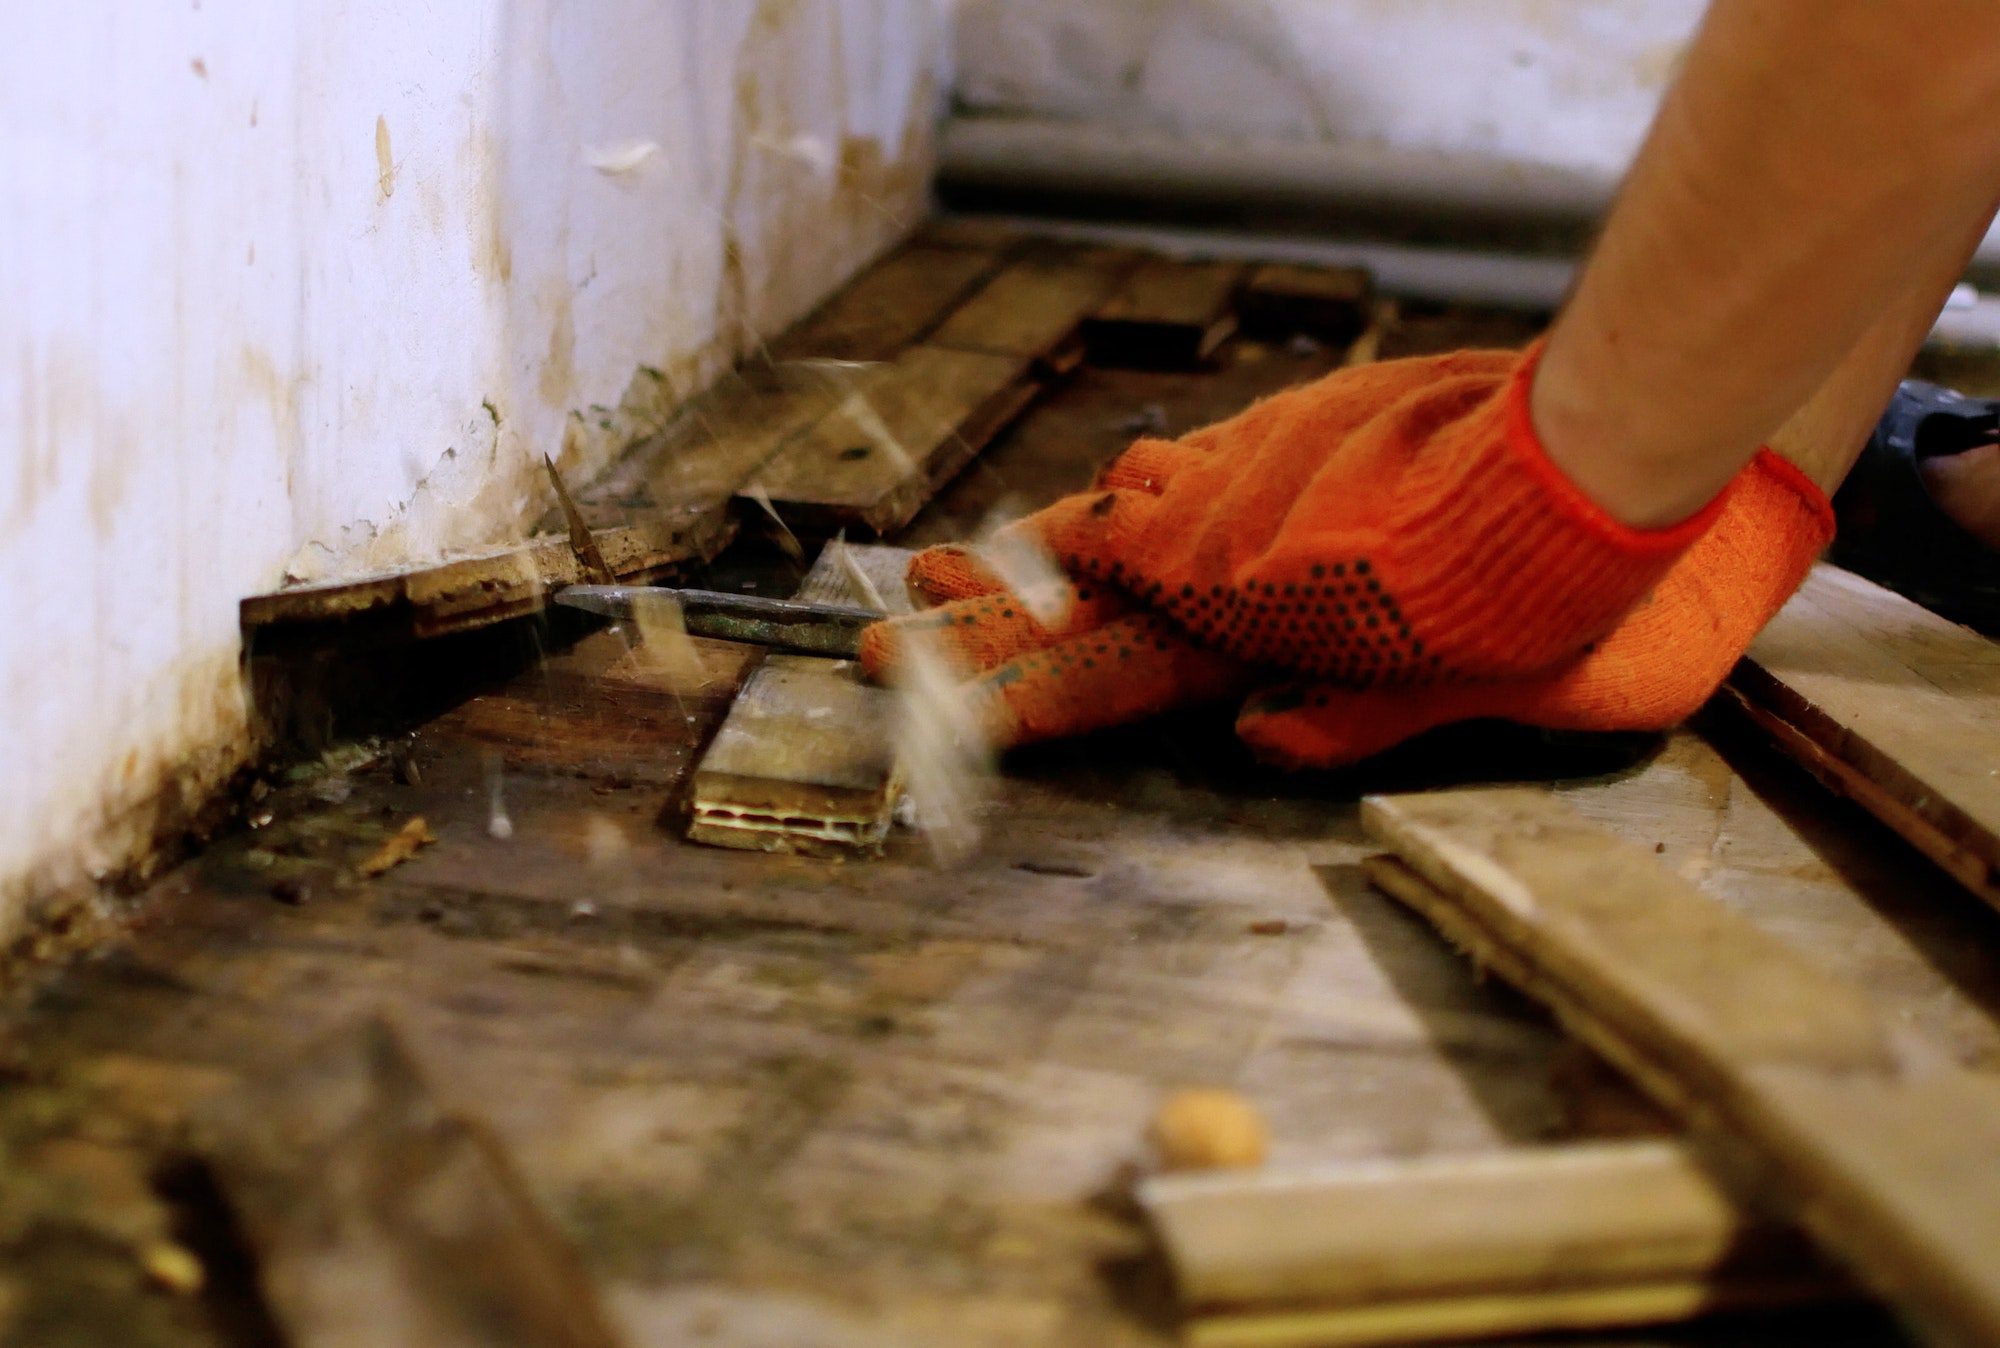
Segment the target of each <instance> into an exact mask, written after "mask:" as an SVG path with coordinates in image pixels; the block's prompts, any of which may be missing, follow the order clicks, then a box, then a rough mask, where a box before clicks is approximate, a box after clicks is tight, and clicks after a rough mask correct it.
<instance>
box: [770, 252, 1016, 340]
mask: <svg viewBox="0 0 2000 1348" xmlns="http://www.w3.org/2000/svg"><path fill="white" fill-rule="evenodd" d="M1012 251H1013V248H1012V245H1010V244H1006V243H1001V242H993V243H988V244H984V245H981V246H977V247H948V246H932V245H927V244H923V243H913V244H910V245H908V246H906V247H903V248H901V249H898V250H897V251H896V252H894V253H891V254H890V255H889V256H888V257H886V258H884V259H882V261H880V262H878V263H876V264H875V265H874V266H872V267H870V268H869V269H868V270H867V271H865V272H863V273H862V274H861V275H860V276H858V277H856V278H855V279H854V280H853V281H852V282H850V283H849V284H848V285H847V287H846V288H845V289H843V290H841V291H840V292H839V293H838V294H836V295H835V296H834V297H833V298H832V299H830V300H828V301H827V302H826V303H825V304H824V305H822V306H820V308H819V309H817V310H815V311H814V312H813V313H812V314H811V315H810V316H809V317H808V318H806V319H805V321H804V322H802V323H799V324H797V325H796V326H794V327H793V328H791V329H790V330H789V331H787V332H786V333H785V334H784V336H782V337H780V338H778V339H777V340H776V341H775V342H772V343H771V345H770V349H769V354H770V358H771V359H772V360H774V361H790V360H887V359H888V358H889V357H891V356H893V355H895V354H896V353H897V352H898V351H901V350H902V349H903V348H904V347H906V346H908V345H909V344H910V343H912V342H916V341H921V340H922V339H923V338H924V337H925V336H926V335H927V334H928V333H929V332H930V331H931V329H932V328H934V327H936V326H937V324H938V323H939V321H940V320H942V319H943V318H945V317H946V316H947V315H949V314H950V313H951V312H952V310H954V309H956V308H957V307H958V306H959V305H960V304H961V303H963V302H964V300H965V299H966V297H967V296H969V295H971V294H972V293H974V292H975V291H977V290H978V289H979V288H980V287H982V286H983V285H985V283H986V282H987V281H989V280H990V279H992V276H993V274H994V273H995V272H996V271H998V270H999V269H1000V267H1001V266H1003V265H1004V264H1005V262H1006V260H1007V257H1008V255H1009V254H1010V253H1011V252H1012Z"/></svg>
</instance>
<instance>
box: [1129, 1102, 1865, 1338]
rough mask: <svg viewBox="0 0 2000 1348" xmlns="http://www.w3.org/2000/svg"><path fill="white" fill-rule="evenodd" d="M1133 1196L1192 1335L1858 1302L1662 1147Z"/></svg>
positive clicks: (1469, 1161) (1220, 1180)
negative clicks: (1199, 1327) (1195, 1324)
mask: <svg viewBox="0 0 2000 1348" xmlns="http://www.w3.org/2000/svg"><path fill="white" fill-rule="evenodd" d="M1138 1197H1139V1201H1140V1204H1141V1205H1142V1207H1143V1208H1144V1209H1145V1211H1146V1214H1147V1217H1148V1218H1149V1220H1150V1221H1151V1223H1152V1226H1153V1229H1154V1231H1155V1232H1156V1233H1157V1235H1158V1237H1159V1239H1160V1243H1161V1246H1162V1248H1163V1250H1164V1251H1165V1253H1166V1255H1167V1257H1168V1260H1169V1262H1170V1264H1171V1266H1172V1269H1173V1273H1174V1282H1175V1286H1176V1288H1177V1289H1178V1292H1179V1296H1180V1301H1181V1305H1182V1308H1183V1310H1184V1312H1185V1313H1187V1314H1188V1315H1190V1316H1192V1317H1194V1318H1196V1319H1197V1320H1207V1321H1210V1322H1211V1323H1210V1324H1209V1325H1208V1326H1207V1328H1206V1329H1205V1330H1203V1331H1200V1332H1197V1333H1196V1334H1195V1335H1194V1337H1195V1338H1196V1339H1197V1340H1203V1341H1210V1340H1212V1341H1221V1340H1222V1339H1224V1338H1225V1337H1227V1336H1228V1335H1229V1334H1232V1333H1233V1334H1236V1335H1245V1334H1247V1332H1248V1331H1249V1330H1250V1329H1251V1328H1252V1327H1253V1326H1261V1327H1263V1328H1264V1329H1265V1330H1267V1331H1271V1330H1274V1329H1275V1328H1276V1327H1277V1326H1278V1325H1280V1324H1286V1323H1294V1322H1296V1321H1297V1320H1298V1319H1299V1318H1300V1317H1305V1318H1307V1319H1309V1320H1310V1321H1311V1323H1312V1324H1313V1325H1314V1327H1315V1332H1317V1333H1322V1334H1323V1333H1324V1332H1325V1331H1326V1327H1327V1325H1328V1324H1329V1323H1333V1322H1335V1321H1343V1322H1346V1323H1350V1324H1359V1323H1367V1324H1369V1325H1371V1326H1372V1333H1371V1336H1370V1338H1369V1341H1370V1342H1393V1341H1412V1342H1414V1341H1424V1340H1428V1339H1433V1338H1437V1337H1442V1336H1444V1335H1446V1334H1451V1335H1473V1334H1477V1335H1479V1336H1481V1337H1485V1336H1489V1335H1495V1334H1500V1333H1529V1332H1547V1331H1551V1330H1556V1329H1580V1328H1596V1329H1604V1328H1613V1327H1617V1326H1621V1325H1632V1324H1639V1323H1648V1322H1657V1319H1658V1317H1661V1316H1666V1317H1669V1318H1673V1319H1681V1318H1685V1317H1686V1316H1688V1315H1692V1314H1699V1313H1701V1312H1703V1311H1706V1310H1714V1309H1717V1308H1719V1307H1725V1306H1744V1305H1771V1304H1776V1303H1782V1302H1797V1301H1802V1300H1811V1299H1824V1298H1829V1297H1836V1296H1851V1295H1852V1292H1851V1290H1849V1289H1848V1288H1847V1286H1846V1285H1845V1284H1844V1283H1843V1282H1842V1281H1841V1280H1840V1279H1838V1278H1837V1277H1836V1276H1835V1275H1833V1274H1831V1273H1830V1272H1829V1271H1827V1270H1826V1269H1825V1268H1824V1266H1823V1265H1821V1264H1820V1263H1819V1262H1818V1261H1817V1260H1815V1259H1814V1258H1812V1256H1811V1253H1810V1250H1809V1247H1808V1246H1807V1245H1806V1243H1805V1242H1804V1240H1803V1239H1802V1238H1801V1237H1799V1236H1798V1235H1797V1234H1795V1233H1793V1232H1791V1231H1789V1230H1786V1229H1784V1228H1782V1227H1779V1226H1777V1225H1774V1224H1772V1223H1768V1222H1759V1221H1755V1220H1753V1219H1751V1218H1749V1217H1746V1216H1745V1215H1743V1213H1742V1212H1741V1210H1740V1209H1738V1207H1737V1206H1736V1204H1735V1203H1734V1201H1733V1200H1731V1199H1730V1197H1729V1196H1728V1195H1727V1194H1725V1193H1724V1192H1723V1191H1722V1190H1721V1189H1720V1188H1719V1187H1717V1185H1716V1183H1715V1181H1714V1180H1712V1179H1711V1178H1709V1176H1708V1175H1707V1173H1706V1172H1704V1171H1703V1170H1702V1169H1701V1167H1700V1166H1699V1165H1697V1164H1696V1163H1695V1161H1694V1160H1693V1159H1692V1157H1691V1156H1690V1155H1689V1153H1688V1152H1687V1150H1686V1149H1685V1148H1683V1147H1682V1146H1680V1145H1679V1144H1678V1143H1676V1142H1673V1141H1670V1140H1666V1139H1659V1140H1647V1141H1638V1142H1616V1143H1595V1144H1575V1145H1567V1146H1560V1147H1533V1148H1514V1149H1508V1150H1504V1151H1498V1152H1492V1153H1485V1154H1476V1155H1468V1156H1439V1157H1421V1158H1415V1159H1410V1160H1395V1161H1376V1162H1362V1163H1352V1164H1345V1165H1328V1166H1321V1167H1311V1168H1291V1169H1273V1170H1265V1171H1261V1172H1251V1173H1240V1174H1239V1173H1229V1174H1212V1175H1191V1176H1165V1177H1160V1178H1155V1179H1150V1180H1147V1181H1146V1182H1144V1183H1143V1184H1141V1185H1140V1186H1139V1189H1138ZM1585 1306H1588V1307H1590V1308H1591V1309H1592V1311H1593V1313H1594V1314H1597V1315H1600V1316H1602V1317H1604V1318H1600V1319H1594V1320H1589V1321H1580V1320H1579V1319H1577V1318H1576V1317H1577V1314H1578V1311H1579V1310H1580V1308H1582V1307H1585ZM1264 1341H1266V1342H1276V1341H1280V1339H1279V1338H1278V1337H1277V1336H1275V1334H1272V1333H1267V1334H1266V1335H1265V1338H1264ZM1306 1341H1316V1340H1306Z"/></svg>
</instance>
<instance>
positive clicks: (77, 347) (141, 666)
mask: <svg viewBox="0 0 2000 1348" xmlns="http://www.w3.org/2000/svg"><path fill="white" fill-rule="evenodd" d="M944 3H945V0H789V2H788V0H764V2H763V3H757V2H756V0H591V2H590V3H587V4H565V3H561V2H560V0H460V2H459V3H431V4H425V3H411V2H410V0H168V2H166V3H157V4H146V5H130V4H123V3H119V0H69V2H68V3H62V4H37V5H31V6H24V7H22V10H21V14H20V15H18V16H16V17H15V18H14V19H13V21H12V22H11V23H9V24H8V25H6V27H7V29H8V33H7V39H6V41H5V42H4V43H0V313H4V314H5V319H4V321H3V322H0V342H4V344H5V347H6V348H8V349H7V350H5V352H4V354H0V595H4V596H5V601H4V602H5V604H6V606H7V607H6V619H7V621H6V622H5V624H4V627H3V628H0V632H4V635H0V798H4V799H5V800H6V802H7V808H6V809H5V810H0V935H4V934H5V931H6V928H7V927H8V926H9V925H10V924H12V923H13V922H14V921H15V920H16V919H18V917H19V914H20V911H21V909H22V907H23V902H24V900H25V898H26V897H27V896H29V895H31V894H39V893H46V892H50V891H52V890H53V889H55V888H56V887H58V886H61V885H64V884H68V883H71V882H74V881H75V880H77V879H78V878H79V875H80V874H81V873H82V872H86V871H87V872H96V873H102V872H105V871H108V870H110V869H113V868H116V867H118V866H120V865H121V864H123V863H124V861H125V860H126V858H128V857H129V856H130V855H132V854H133V852H134V850H135V849H136V848H138V847H139V846H140V845H141V844H142V843H143V842H144V840H145V838H146V837H147V836H148V834H149V832H150V830H151V828H152V826H153V823H154V821H155V819H156V818H157V817H158V814H159V811H160V808H161V806H162V804H163V803H164V804H169V805H170V804H171V803H172V801H171V799H168V800H166V801H164V802H163V800H162V795H161V793H162V792H163V791H165V792H166V793H167V795H168V797H172V796H174V795H176V794H177V793H184V792H199V791H200V790H203V789H205V788H206V787H207V786H208V785H209V784H211V783H213V782H214V781H216V780H218V779H219V778H220V777H222V776H223V775H225V774H226V773H227V772H228V771H229V770H230V769H232V768H233V767H234V766H235V765H236V764H237V763H238V762H240V761H241V759H242V756H243V755H244V754H245V753H246V752H247V751H248V750H249V748H250V745H249V731H248V726H247V723H246V713H245V706H244V701H243V692H242V687H241V685H240V682H239V678H238V656H239V651H238V640H237V628H236V606H237V601H238V600H239V599H240V598H241V597H242V596H244V595H246V594H250V593H254V592H257V591H260V590H264V589H268V588H270V587H272V586H274V585H276V584H278V583H279V582H280V581H281V580H282V579H283V578H284V577H285V576H287V575H291V576H294V577H299V578H308V577H312V578H318V577H327V576H334V575H341V574H346V573H350V572H356V571H360V570H365V569H370V568H375V567H379V566H384V565H393V564H397V563H402V562H408V561H416V560H423V559H429V558H434V557H436V556H438V555H440V554H443V553H446V552H449V551H451V550H453V549H458V548H464V547H469V546H473V545H477V544H482V543H491V542H494V541H498V540H501V539H504V538H507V537H511V536H515V535H518V534H519V533H520V532H521V530H522V528H523V523H524V521H525V520H527V519H530V518H532V517H533V516H535V515H537V514H539V513H540V510H541V509H542V507H543V504H544V502H543V500H542V499H541V496H540V491H539V485H538V481H537V478H536V476H535V473H534V471H533V469H534V456H536V455H539V454H540V453H541V452H543V451H544V450H548V451H561V452H563V453H564V455H565V458H566V461H567V462H568V464H569V466H570V468H571V470H572V472H574V473H575V474H577V475H579V476H581V475H587V474H588V472H589V471H590V470H591V469H592V468H593V467H595V466H596V464H597V463H599V462H601V461H602V460H603V458H604V456H605V455H606V454H608V453H609V452H610V451H611V450H612V449H613V448H615V442H616V441H618V440H619V439H621V438H623V437H624V436H626V435H629V434H630V433H631V432H632V430H633V429H634V427H636V426H639V425H643V424H644V423H645V422H646V421H647V420H648V419H650V418H656V417H657V416H658V415H660V413H661V412H662V410H663V409H664V408H665V407H666V406H668V405H670V404H671V403H672V402H673V401H674V400H675V399H676V398H679V397H682V396H685V395H686V394H687V393H689V392H692V391H693V390H694V389H695V388H696V387H698V386H699V385H700V384H701V383H703V382H704V381H705V380H706V379H708V378H710V377H712V376H713V374H714V373H715V372H716V371H717V370H718V369H719V368H721V367H723V366H725V365H726V364H727V363H728V361H729V360H730V359H732V358H733V356H734V355H735V354H736V353H738V352H739V351H740V350H742V349H743V348H744V346H745V343H746V341H747V340H748V338H749V335H750V334H752V333H754V332H758V331H768V330H771V329H774V328H777V327H780V326H782V325H783V324H784V323H785V322H787V321H788V320H790V319H791V318H793V317H795V316H796V315H798V314H799V313H801V312H802V311H803V310H804V309H805V308H807V307H809V305H810V304H811V303H812V302H813V301H814V300H816V299H817V298H818V297H820V296H821V295H823V294H824V293H825V292H826V291H827V290H829V289H830V288H831V287H832V286H833V285H834V284H836V283H837V282H838V281H839V280H840V279H841V278H842V277H843V276H845V275H846V274H847V273H848V272H850V271H851V270H852V269H853V268H854V267H855V266H857V265H858V264H859V263H860V262H862V261H864V260H865V259H866V258H867V257H868V256H869V255H871V254H872V253H874V252H876V251H878V250H879V249H880V248H881V247H882V246H884V245H885V244H886V243H887V242H888V241H889V240H890V239H891V238H893V237H894V236H895V235H896V234H897V233H898V232H899V230H901V229H903V228H905V227H907V225H908V224H909V223H910V222H911V221H912V220H913V218H914V216H915V214H916V212H917V209H918V207H919V205H920V203H921V201H922V199H923V195H924V193H925V191H926V189H927V184H928V180H929V168H930V153H931V144H930V141H931V120H932V116H933V112H934V108H935V102H936V99H937V97H938V96H939V94H940V85H941V82H942V81H943V79H944V72H945V70H946V69H947V63H948V55H949V53H948V51H947V50H946V47H947V40H946V27H947V20H946V15H945V13H944ZM621 402H623V404H624V410H623V412H622V414H621V413H618V412H614V411H613V410H612V409H616V408H618V407H619V406H620V404H621ZM606 421H608V422H610V423H611V427H610V429H608V430H607V429H606V428H605V427H604V426H603V425H602V424H601V423H603V422H606Z"/></svg>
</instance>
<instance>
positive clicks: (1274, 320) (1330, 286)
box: [1236, 264, 1375, 346]
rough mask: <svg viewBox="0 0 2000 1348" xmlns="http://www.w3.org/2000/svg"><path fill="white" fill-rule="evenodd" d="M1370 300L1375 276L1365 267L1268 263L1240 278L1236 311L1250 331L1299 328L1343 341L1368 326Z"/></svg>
mask: <svg viewBox="0 0 2000 1348" xmlns="http://www.w3.org/2000/svg"><path fill="white" fill-rule="evenodd" d="M1374 301H1375V280H1374V278H1373V277H1372V276H1371V275H1369V273H1368V272H1367V271H1366V270H1365V269H1363V268H1360V267H1301V266H1292V265H1287V264H1272V265H1269V266H1262V267H1258V268H1256V269H1255V270H1253V271H1252V272H1251V273H1250V275H1249V276H1248V277H1247V278H1246V279H1245V280H1244V282H1243V289H1242V292H1241V293H1240V294H1239V295H1238V296H1237V297H1236V313H1237V316H1238V317H1239V318H1240V319H1241V320H1242V322H1243V331H1244V332H1246V333H1248V334H1249V335H1251V336H1253V337H1267V338H1268V337H1291V336H1294V335H1296V334H1300V333H1303V334H1305V335H1306V336H1308V337H1312V338H1315V339H1317V340H1319V341H1322V342H1325V343H1326V344H1327V345H1329V346H1345V345H1347V344H1348V343H1349V342H1352V341H1353V340H1354V339H1355V338H1356V337H1359V336H1360V335H1361V334H1362V332H1363V331H1365V330H1366V329H1367V327H1368V324H1369V322H1370V320H1371V319H1372V317H1373V315H1374Z"/></svg>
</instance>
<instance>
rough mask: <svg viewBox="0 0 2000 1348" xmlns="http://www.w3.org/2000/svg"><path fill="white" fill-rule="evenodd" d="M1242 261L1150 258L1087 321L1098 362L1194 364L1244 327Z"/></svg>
mask: <svg viewBox="0 0 2000 1348" xmlns="http://www.w3.org/2000/svg"><path fill="white" fill-rule="evenodd" d="M1245 270H1246V269H1245V267H1244V266H1243V264H1242V263H1239V262H1176V261H1173V260H1172V259H1169V258H1149V259H1147V260H1146V261H1145V262H1143V263H1141V264H1140V265H1139V267H1138V269H1137V270H1136V271H1134V272H1133V273H1132V275H1131V276H1130V277H1128V278H1127V279H1126V282H1125V284H1124V286H1123V287H1122V288H1121V289H1120V290H1119V291H1118V293H1117V294H1116V295H1114V296H1113V297H1112V298H1111V299H1110V300H1109V301H1108V302H1107V303H1106V304H1105V305H1104V306H1103V307H1102V308H1100V309H1099V310H1098V311H1097V312H1096V313H1094V314H1092V315H1091V316H1090V317H1089V318H1087V319H1085V320H1084V324H1083V340H1084V346H1085V348H1086V349H1087V351H1088V352H1089V358H1090V363H1091V364H1093V365H1104V366H1124V367H1128V368H1137V369H1148V370H1191V369H1195V368H1196V367H1198V366H1200V365H1201V363H1202V362H1203V361H1205V360H1207V359H1208V358H1209V357H1210V356H1211V355H1213V354H1214V353H1215V350H1216V348H1217V347H1219V346H1221V345H1222V344H1223V343H1224V342H1225V341H1227V340H1229V338H1230V337H1231V336H1233V335H1234V334H1235V332H1236V307H1235V306H1236V292H1237V289H1238V287H1240V286H1241V285H1242V283H1243V276H1244V272H1245Z"/></svg>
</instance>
